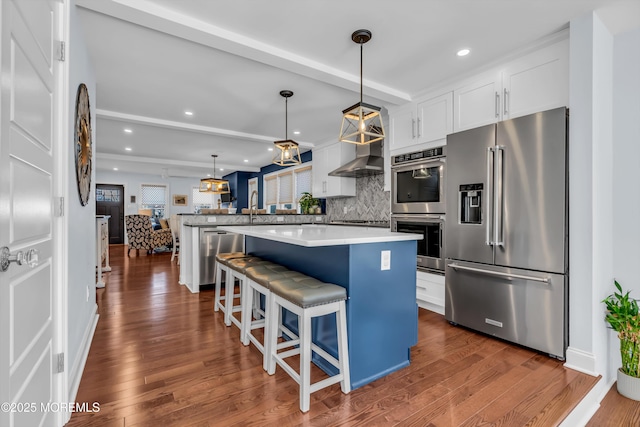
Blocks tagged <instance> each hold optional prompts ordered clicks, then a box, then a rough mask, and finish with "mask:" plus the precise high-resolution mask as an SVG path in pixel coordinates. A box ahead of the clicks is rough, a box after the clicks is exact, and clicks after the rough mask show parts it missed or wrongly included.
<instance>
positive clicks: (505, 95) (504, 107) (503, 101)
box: [502, 88, 509, 114]
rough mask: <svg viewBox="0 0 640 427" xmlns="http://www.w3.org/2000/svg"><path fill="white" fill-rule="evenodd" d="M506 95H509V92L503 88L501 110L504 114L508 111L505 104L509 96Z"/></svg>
mask: <svg viewBox="0 0 640 427" xmlns="http://www.w3.org/2000/svg"><path fill="white" fill-rule="evenodd" d="M508 95H509V92H508V91H507V89H506V88H505V90H504V98H503V99H502V111H503V113H504V114H507V113H508V112H509V111H508V110H507V104H508V103H509V102H508V99H509V98H507V96H508Z"/></svg>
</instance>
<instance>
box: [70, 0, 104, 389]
mask: <svg viewBox="0 0 640 427" xmlns="http://www.w3.org/2000/svg"><path fill="white" fill-rule="evenodd" d="M70 4H71V6H70V16H69V25H70V27H69V32H70V33H69V42H68V47H67V61H69V86H68V96H69V111H68V114H69V116H68V117H69V121H68V124H67V126H68V129H70V134H69V138H68V140H67V141H65V142H64V143H61V145H62V150H63V152H66V153H68V159H67V177H68V179H67V192H66V199H67V202H66V215H65V216H66V229H67V231H68V232H67V238H68V241H67V257H66V262H67V304H68V307H67V312H68V314H67V330H68V341H67V348H68V355H67V366H68V368H69V370H70V371H72V370H73V368H74V366H77V363H78V362H79V360H80V358H81V357H82V354H83V350H84V348H83V339H84V338H85V336H86V333H87V330H88V328H90V326H91V324H92V322H93V319H94V316H95V313H96V310H97V305H96V292H95V284H96V276H95V257H96V255H95V254H96V239H95V215H96V208H95V196H94V195H93V194H95V190H94V189H95V164H94V165H93V172H92V178H91V189H92V193H91V194H92V195H91V196H90V197H89V203H88V204H87V205H86V206H82V205H81V204H80V197H79V195H78V185H77V183H76V172H75V158H74V152H75V144H74V142H73V130H72V129H74V121H75V100H76V93H77V90H78V86H79V85H80V83H84V84H85V85H86V86H87V88H88V90H89V102H90V106H91V121H92V123H91V124H92V135H93V143H94V148H93V153H94V157H95V152H96V146H98V145H99V144H100V141H97V140H96V112H95V111H96V101H97V99H96V78H95V72H94V70H93V67H92V65H91V61H90V58H89V53H88V51H87V47H86V45H85V44H84V37H83V35H82V28H81V26H80V25H81V24H80V20H79V18H78V16H77V14H76V8H75V1H71V3H70ZM87 290H88V291H89V294H88V295H89V296H88V298H87ZM75 374H76V372H70V376H71V377H73V376H74V375H75ZM74 380H75V378H70V381H71V382H73V381H74Z"/></svg>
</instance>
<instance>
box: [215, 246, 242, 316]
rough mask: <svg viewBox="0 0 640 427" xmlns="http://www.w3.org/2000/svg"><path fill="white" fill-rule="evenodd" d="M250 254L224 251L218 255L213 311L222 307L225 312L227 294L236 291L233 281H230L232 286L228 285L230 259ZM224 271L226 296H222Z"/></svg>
mask: <svg viewBox="0 0 640 427" xmlns="http://www.w3.org/2000/svg"><path fill="white" fill-rule="evenodd" d="M249 256H250V255H247V254H245V253H244V252H223V253H219V254H217V255H216V267H215V274H216V287H215V294H214V298H213V311H219V310H220V309H222V312H223V313H225V312H226V311H225V305H226V296H227V295H229V294H230V293H232V292H233V291H234V286H233V285H234V283H233V282H230V283H231V286H227V284H228V283H229V264H228V263H229V261H230V260H232V259H235V258H246V257H249ZM222 273H224V285H225V296H222ZM233 297H234V298H240V294H236V295H233ZM222 301H225V303H224V304H225V305H223V304H222ZM232 305H233V304H232Z"/></svg>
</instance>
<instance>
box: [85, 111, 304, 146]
mask: <svg viewBox="0 0 640 427" xmlns="http://www.w3.org/2000/svg"><path fill="white" fill-rule="evenodd" d="M96 116H97V117H98V118H102V119H109V120H117V121H121V122H128V123H137V124H142V125H147V126H155V127H161V128H166V129H177V130H183V131H190V132H197V133H204V134H207V135H216V136H224V137H228V138H235V139H243V140H245V141H255V142H264V143H269V144H273V141H276V140H279V139H282V138H278V137H273V136H265V135H257V134H254V133H246V132H238V131H235V130H230V129H222V128H215V127H211V126H202V125H194V124H192V123H184V122H175V121H172V120H163V119H157V118H155V117H146V116H138V115H136V114H126V113H119V112H117V111H110V110H102V109H100V108H98V109H96ZM296 142H297V143H298V144H299V145H300V146H301V147H306V148H313V146H314V144H313V143H311V142H304V141H296Z"/></svg>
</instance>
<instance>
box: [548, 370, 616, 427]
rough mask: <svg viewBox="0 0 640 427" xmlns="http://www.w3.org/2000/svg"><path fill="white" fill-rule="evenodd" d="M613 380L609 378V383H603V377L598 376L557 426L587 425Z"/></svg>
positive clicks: (575, 426)
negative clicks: (587, 391)
mask: <svg viewBox="0 0 640 427" xmlns="http://www.w3.org/2000/svg"><path fill="white" fill-rule="evenodd" d="M614 382H615V379H613V380H611V382H610V383H609V384H605V382H604V378H600V380H599V381H598V382H597V383H596V385H595V386H593V388H592V389H591V391H589V393H587V395H586V396H585V397H584V399H582V400H581V401H580V403H578V405H577V406H576V407H575V408H573V411H571V412H570V413H569V415H567V417H566V418H565V419H564V420H563V421H562V423H560V426H559V427H584V426H585V425H587V423H588V422H589V420H590V419H591V417H593V415H594V414H595V413H596V411H597V410H598V408H600V402H602V399H604V397H605V396H606V395H607V393H608V392H609V389H610V388H611V386H612V385H613V383H614Z"/></svg>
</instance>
